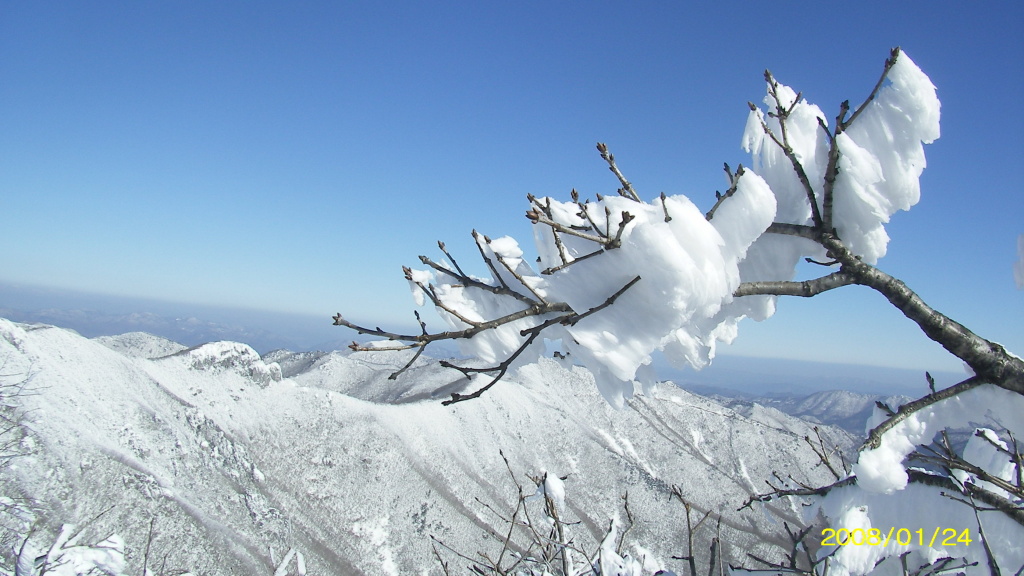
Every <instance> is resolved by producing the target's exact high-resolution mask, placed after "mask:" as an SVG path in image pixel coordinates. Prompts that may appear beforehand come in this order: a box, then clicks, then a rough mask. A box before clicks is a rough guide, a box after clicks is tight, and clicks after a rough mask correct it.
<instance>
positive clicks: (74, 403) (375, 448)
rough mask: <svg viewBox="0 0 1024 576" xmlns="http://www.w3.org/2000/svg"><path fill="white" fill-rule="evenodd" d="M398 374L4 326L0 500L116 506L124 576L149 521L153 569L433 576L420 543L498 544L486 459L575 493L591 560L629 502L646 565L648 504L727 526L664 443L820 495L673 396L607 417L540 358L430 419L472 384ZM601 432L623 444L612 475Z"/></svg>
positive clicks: (740, 524) (785, 462)
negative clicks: (19, 423) (25, 442)
mask: <svg viewBox="0 0 1024 576" xmlns="http://www.w3.org/2000/svg"><path fill="white" fill-rule="evenodd" d="M275 357H276V358H279V359H280V361H281V362H286V360H287V359H286V357H285V356H284V355H282V354H280V353H279V354H276V355H275ZM408 358H409V354H408V353H384V352H360V353H348V352H345V353H342V352H334V353H330V354H325V355H323V356H322V357H320V358H318V359H317V360H315V361H312V362H303V363H302V366H304V367H303V369H302V370H301V371H300V372H298V373H295V374H293V375H292V377H290V378H282V379H281V380H277V381H275V380H269V381H262V380H261V379H260V372H259V371H255V372H253V371H250V370H248V368H247V367H249V366H252V365H258V364H255V363H256V362H257V361H258V362H263V363H264V364H267V363H266V362H264V361H263V360H262V359H259V357H258V355H257V356H251V355H250V353H249V352H248V351H247V350H246V348H245V347H241V346H238V347H236V346H231V345H228V344H225V343H215V344H214V345H212V346H210V347H208V348H205V347H199V348H197V349H195V350H193V351H192V352H190V353H181V354H177V355H172V356H168V357H164V358H159V359H155V360H153V359H147V358H141V357H137V355H135V354H130V353H126V354H121V353H118V352H115V351H112V350H110V349H109V348H107V347H105V346H103V345H101V344H100V343H98V342H96V341H91V340H88V339H85V338H82V337H80V336H78V335H77V334H74V333H72V332H69V331H65V330H61V329H57V328H51V327H29V326H25V325H20V324H15V323H11V322H8V321H6V320H0V359H4V360H5V361H6V364H5V372H4V374H5V375H7V374H11V373H16V372H23V371H27V370H30V369H31V370H32V372H33V373H34V374H35V376H34V377H33V379H32V385H33V387H34V392H35V393H34V394H33V395H30V396H27V397H25V398H24V405H25V408H26V410H27V412H28V413H29V414H30V415H31V419H30V426H31V429H32V434H31V436H30V438H31V440H32V442H33V443H34V445H35V448H34V450H33V454H32V455H30V456H25V457H22V458H19V459H17V460H16V461H15V463H16V466H15V467H13V468H8V469H7V470H5V473H4V474H3V475H0V493H3V494H23V495H25V496H26V497H30V498H32V500H33V501H35V502H37V503H38V506H39V507H41V508H47V509H50V510H58V511H60V514H61V515H63V516H64V518H63V519H64V520H65V521H67V522H85V521H87V520H88V519H90V518H92V517H93V516H95V515H96V514H97V513H98V512H99V511H102V510H103V509H105V508H107V507H110V506H113V509H112V511H111V512H110V513H108V514H107V515H105V516H103V517H102V518H101V519H100V520H98V521H97V522H96V524H95V525H94V526H93V529H92V532H91V534H93V536H91V537H90V538H94V539H93V540H90V541H91V542H100V541H102V539H104V538H105V537H106V536H107V535H109V534H111V533H117V534H121V535H122V536H123V537H124V542H125V549H126V551H130V552H132V553H133V554H134V555H132V554H129V555H128V556H127V561H128V563H129V566H128V567H127V568H126V569H125V571H126V572H127V573H130V574H136V573H141V572H142V571H141V569H140V568H139V567H138V565H137V564H133V562H136V563H137V562H139V561H140V560H139V558H140V554H141V552H140V551H141V550H144V548H145V546H146V537H147V533H148V527H149V521H150V519H151V518H153V517H156V519H157V521H156V526H155V529H156V530H155V534H156V535H157V537H156V539H155V541H154V543H153V554H156V555H159V557H162V556H163V555H165V554H170V557H169V558H170V559H169V563H168V566H171V565H172V563H173V565H174V566H175V567H176V568H180V569H190V570H192V572H193V573H196V574H214V573H232V574H256V573H267V574H271V573H273V570H274V566H278V565H279V564H278V563H271V561H270V558H269V556H268V555H267V554H268V550H269V549H270V547H274V548H275V549H277V550H279V551H286V550H290V549H295V550H296V554H295V556H294V557H293V558H292V562H291V564H289V566H291V567H292V568H291V569H292V570H294V569H295V566H296V565H297V562H298V558H299V556H298V554H299V553H300V552H301V554H302V555H303V558H304V562H305V565H306V567H307V570H308V573H310V574H331V573H342V574H358V573H367V574H388V573H397V574H418V573H422V572H423V571H424V570H433V571H436V567H437V565H436V561H435V560H434V559H433V557H432V553H431V549H430V540H429V536H430V535H431V534H433V535H435V536H438V537H439V538H442V539H443V540H444V541H445V542H446V543H448V544H450V545H452V546H453V547H455V548H456V549H458V550H462V551H466V552H468V553H470V554H473V553H475V551H476V550H478V549H480V547H486V548H487V549H489V550H493V548H490V546H491V544H493V542H492V541H490V540H488V539H487V538H486V537H485V536H484V534H485V533H487V531H495V532H498V533H500V532H501V531H502V530H504V529H505V528H506V527H505V525H504V524H503V523H502V521H501V520H500V518H498V517H496V516H494V515H493V514H491V513H489V512H488V511H487V510H486V508H484V507H483V505H478V504H477V503H476V500H475V499H476V498H479V499H480V500H481V502H484V503H486V504H487V505H489V506H492V507H494V509H496V510H499V511H505V512H510V511H511V510H512V503H513V502H514V498H515V494H516V491H515V486H514V485H513V484H512V483H511V481H509V479H508V471H507V470H506V469H505V464H504V461H503V460H502V459H501V457H500V455H499V449H500V450H504V452H505V454H506V455H507V456H508V458H509V460H510V464H511V465H512V468H513V470H514V471H515V472H516V474H517V475H518V476H519V478H522V479H525V475H526V474H537V473H539V472H540V471H543V470H548V471H549V474H548V479H549V482H547V483H546V488H547V489H548V490H549V492H550V493H552V494H557V493H558V492H559V487H558V483H559V482H558V481H556V479H557V478H558V477H559V476H562V475H565V474H566V473H571V475H570V476H569V477H568V479H567V480H566V481H564V482H560V483H561V484H562V493H563V494H564V496H563V497H562V498H561V499H562V501H563V502H564V508H562V509H563V510H564V511H565V514H566V515H567V517H568V521H571V522H574V523H576V524H573V526H577V527H575V528H573V530H574V532H573V538H574V540H575V542H577V543H580V544H581V545H585V546H586V547H587V551H588V553H590V552H593V551H594V550H595V549H596V543H597V542H599V541H600V539H601V538H602V537H603V536H604V530H605V529H606V528H607V526H608V519H609V518H610V517H612V516H613V515H614V514H615V513H616V512H617V511H620V510H621V506H622V500H621V495H622V494H621V490H622V487H623V486H628V487H629V499H630V509H631V510H633V512H634V514H636V516H637V517H638V518H644V519H645V520H648V521H649V522H646V523H641V524H637V525H636V526H634V527H633V528H632V529H631V530H630V532H629V536H630V538H629V539H630V541H633V539H635V541H636V542H640V543H642V544H643V547H644V548H645V549H646V550H649V551H650V552H651V554H653V555H655V556H657V557H658V558H660V559H661V560H663V561H668V559H669V558H670V557H671V555H672V554H676V553H678V549H677V544H678V531H677V526H678V524H677V522H676V521H677V520H678V516H679V514H680V509H679V508H678V507H676V506H673V505H671V504H668V503H667V502H666V500H665V493H664V489H663V487H664V486H666V485H678V486H680V487H681V488H682V489H683V490H685V491H686V493H687V494H688V496H689V497H690V498H691V499H692V500H693V501H694V502H695V504H697V505H698V506H700V507H701V508H702V509H713V510H728V509H734V508H735V507H736V506H737V505H738V504H737V503H738V502H742V501H743V500H745V499H746V497H747V496H748V490H747V482H746V480H744V479H742V478H741V477H740V475H739V473H738V472H736V471H733V470H730V469H728V468H719V467H716V466H714V465H710V464H708V463H707V462H706V461H705V458H704V456H703V455H702V454H701V453H700V451H697V450H695V449H693V448H692V447H691V446H690V437H689V435H688V434H687V435H685V436H680V435H679V433H678V431H680V430H689V429H694V428H696V429H699V430H700V435H701V437H702V438H703V440H702V442H701V449H702V450H703V451H705V452H707V453H714V454H715V455H716V461H717V462H724V461H731V460H738V459H740V458H743V459H744V461H745V465H746V466H747V469H748V474H749V475H750V476H751V477H753V478H765V477H769V475H770V474H771V471H772V470H784V471H786V472H787V473H792V474H794V475H795V476H796V477H797V478H799V479H801V481H804V482H808V483H819V482H822V481H824V480H825V479H826V477H825V476H824V475H823V474H822V471H821V470H816V469H815V468H814V463H815V461H816V458H815V456H814V455H813V454H812V453H810V451H809V450H794V449H793V448H792V446H793V445H794V443H795V442H794V439H795V436H794V435H793V434H792V433H790V432H788V431H785V430H779V429H777V428H774V427H771V426H766V425H764V424H761V423H757V422H754V421H751V420H749V419H746V418H744V417H742V416H739V415H737V414H735V413H734V412H732V411H730V410H727V409H724V408H722V407H721V406H718V405H717V404H714V403H713V402H711V401H709V400H706V399H703V398H700V397H697V396H693V395H691V394H689V393H686V392H684V391H682V390H679V389H673V388H672V387H671V385H667V389H668V390H669V391H671V394H672V396H674V397H676V398H678V399H680V401H681V402H682V404H680V403H677V402H673V401H672V400H670V399H669V398H668V397H662V396H660V395H659V394H651V395H645V396H637V397H636V398H634V399H633V400H632V401H631V402H630V405H631V406H632V409H631V410H627V411H615V410H613V409H611V408H610V407H609V406H608V405H607V403H606V402H604V401H603V400H602V399H601V398H600V396H598V395H597V394H596V393H595V392H594V380H593V378H592V376H591V375H590V374H589V373H588V372H586V371H584V370H582V369H580V368H578V367H574V368H570V369H566V368H563V367H561V366H560V365H559V364H557V363H555V362H553V361H546V360H545V361H542V362H541V363H539V364H536V365H531V366H527V367H524V368H523V369H521V370H520V371H519V373H518V374H517V376H516V385H514V386H498V387H496V388H494V389H492V390H491V391H490V392H489V393H488V394H487V395H485V396H484V397H482V398H481V399H479V400H478V401H474V402H472V403H467V404H464V405H461V406H459V408H458V409H457V410H456V409H452V408H447V407H443V406H441V405H440V403H439V401H438V400H439V399H441V398H443V397H444V396H446V394H447V392H446V391H463V390H465V388H464V387H466V386H473V384H471V383H467V382H465V380H464V379H462V377H461V374H459V373H456V372H453V371H450V370H446V369H443V368H440V367H438V366H437V365H436V364H434V363H431V362H429V361H427V360H422V359H421V360H419V361H417V363H416V364H415V365H414V366H413V367H412V368H410V370H409V372H408V375H409V376H410V378H409V379H408V380H407V381H405V380H403V381H399V382H395V381H390V380H388V379H387V376H388V375H389V374H390V373H391V372H392V371H394V370H395V369H396V368H397V367H401V366H402V365H403V364H405V362H406V361H407V360H408ZM197 360H202V361H197ZM243 360H244V361H243ZM403 382H404V383H403ZM439 389H440V390H441V391H440V392H438V390H439ZM793 422H794V424H793V425H796V424H797V421H795V420H794V421H793ZM599 430H604V431H605V432H606V433H607V435H608V437H609V438H616V439H618V440H619V442H620V446H619V448H620V452H621V455H620V454H616V453H613V452H611V451H609V450H608V449H606V443H605V441H604V440H603V439H602V437H601V434H600V433H599V432H598V431H599ZM803 433H809V426H808V425H806V424H804V429H803ZM626 441H628V442H626ZM796 445H797V446H799V444H796ZM624 446H629V449H628V450H627V449H626V448H624ZM654 474H657V476H655V475H654ZM709 486H713V490H708V487H709ZM559 506H560V507H561V506H562V505H561V504H559ZM385 518H386V519H387V521H386V523H385V522H384V520H383V519H385ZM589 527H593V529H591V528H589ZM58 529H59V524H58V525H57V526H52V527H51V528H50V530H51V531H52V533H55V532H56V530H58ZM41 530H43V529H41ZM780 531H781V527H780V526H777V525H773V524H771V523H770V522H768V521H766V519H765V518H763V517H762V515H761V514H760V513H753V512H749V511H747V512H744V513H738V514H737V521H736V524H735V527H731V528H729V529H728V531H726V530H725V529H724V527H723V539H725V540H726V541H727V542H729V543H730V546H732V547H733V549H735V550H743V549H745V548H747V547H749V546H752V545H754V544H755V543H757V542H761V541H762V540H764V539H766V538H768V539H773V538H774V539H778V538H779V537H780V536H779V534H780ZM39 534H40V538H43V537H44V536H45V533H44V532H43V531H41V532H39ZM51 537H52V536H51ZM40 542H43V540H40ZM629 549H630V550H633V549H632V548H629ZM635 557H636V558H639V556H635ZM133 558H134V560H133ZM278 560H279V561H280V560H281V557H279V558H278ZM734 560H735V561H736V562H739V561H741V560H742V556H737V557H736V558H734ZM623 561H624V562H625V560H623ZM268 567H269V568H268ZM649 571H650V570H649V569H648V570H647V571H645V572H644V573H645V574H647V573H648V572H649Z"/></svg>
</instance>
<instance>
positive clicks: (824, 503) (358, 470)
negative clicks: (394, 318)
mask: <svg viewBox="0 0 1024 576" xmlns="http://www.w3.org/2000/svg"><path fill="white" fill-rule="evenodd" d="M881 68H882V69H881V72H880V75H879V77H878V78H875V79H865V84H866V90H865V92H864V94H863V95H862V96H861V99H859V100H858V99H853V100H851V101H850V102H852V104H851V103H850V102H844V103H842V104H841V105H838V106H837V108H836V110H837V113H836V115H835V116H831V115H829V114H827V113H826V112H825V111H823V108H821V107H819V106H818V105H815V104H812V103H811V102H810V101H808V99H807V98H806V97H805V96H804V95H803V94H802V93H801V92H799V91H798V90H797V89H794V88H790V87H788V86H785V85H784V84H782V83H780V82H779V81H778V80H776V79H775V78H774V77H773V76H772V75H771V74H770V73H766V75H765V83H766V84H765V85H766V91H765V96H764V98H763V101H761V102H760V103H752V104H751V106H750V113H749V116H748V121H747V124H746V129H745V131H744V133H743V134H742V142H743V145H744V148H745V149H746V150H747V152H749V153H750V154H751V156H752V159H751V162H750V165H748V166H737V167H735V168H733V167H730V166H728V165H726V167H725V171H726V176H727V184H728V186H727V188H726V190H725V191H724V192H722V193H718V194H717V198H716V202H715V204H714V206H713V208H712V209H711V210H710V211H708V212H706V213H705V212H702V211H700V210H699V209H698V208H697V207H696V205H695V204H694V202H693V201H691V200H690V199H688V198H686V197H685V196H679V195H666V194H661V195H658V196H653V197H649V196H645V192H644V191H643V190H639V191H638V190H635V189H634V187H633V186H632V184H631V183H630V181H629V180H628V179H627V177H626V175H625V174H624V173H623V171H622V170H621V169H620V166H619V163H618V162H617V159H616V158H615V157H614V156H613V155H612V153H611V152H610V151H609V148H608V147H607V146H605V145H603V144H599V145H598V148H599V154H600V156H601V158H602V159H603V161H604V162H605V163H606V165H607V167H608V168H610V169H611V171H612V172H613V173H614V175H615V177H616V179H617V180H618V182H619V188H618V190H617V193H615V192H614V191H613V193H611V194H607V195H603V196H597V197H594V198H583V197H581V196H580V195H578V194H577V193H576V192H575V191H574V192H573V193H572V194H571V195H570V197H569V198H568V199H564V198H563V199H558V198H550V197H544V198H538V197H534V196H529V197H528V202H529V205H528V212H527V217H528V218H529V220H530V222H532V224H533V231H534V238H533V240H534V244H535V246H536V254H537V256H538V258H537V262H536V265H533V263H531V262H529V261H528V259H527V258H526V256H525V253H524V250H523V248H522V247H521V246H520V244H519V243H518V241H516V240H515V239H513V238H511V237H501V238H490V237H488V236H486V235H485V234H483V233H477V232H476V231H474V232H473V236H474V239H475V242H476V247H477V248H478V253H477V254H473V255H470V256H472V257H474V258H470V257H461V256H458V255H453V254H451V253H449V252H448V250H447V249H446V246H445V245H444V244H443V243H439V248H440V251H441V253H442V256H443V257H442V258H436V259H435V258H431V257H426V256H424V257H422V258H421V264H422V268H421V269H413V268H406V269H405V275H406V280H407V281H408V282H409V285H410V288H411V290H412V294H413V296H414V299H415V301H416V303H417V304H418V305H421V306H422V305H428V304H429V305H431V306H432V307H433V308H435V309H436V310H437V312H438V314H439V315H440V317H441V318H442V319H443V320H444V321H446V322H447V324H448V326H447V327H446V328H445V329H444V330H442V331H435V327H431V326H428V325H427V324H426V323H425V322H423V321H420V327H421V328H422V331H421V332H420V333H412V334H403V333H398V332H391V331H388V330H386V329H384V328H381V327H376V326H372V327H371V326H362V325H357V324H355V323H352V322H350V321H349V320H347V319H346V318H345V317H344V316H342V315H341V314H339V315H337V316H336V317H335V323H336V324H338V325H340V326H345V327H348V328H351V329H354V330H355V331H357V332H359V333H361V334H368V335H371V336H376V337H379V338H380V339H378V340H375V341H373V342H370V343H354V344H353V346H352V350H348V351H344V352H329V353H295V352H288V351H278V352H274V353H270V354H267V355H264V356H263V357H261V356H260V355H259V354H257V353H256V352H255V351H254V350H253V349H252V348H250V347H248V346H246V345H244V344H239V343H231V342H215V343H209V344H205V345H201V346H197V347H194V348H185V347H184V346H181V345H179V344H176V343H173V342H170V341H167V340H163V339H159V338H156V337H153V336H150V335H145V334H127V335H123V336H120V337H110V338H102V339H93V340H90V339H86V338H83V337H81V336H79V335H77V334H75V333H73V332H70V331H67V330H62V329H59V328H55V327H49V326H41V325H29V324H18V323H13V322H9V321H6V320H0V336H2V337H0V378H2V381H0V393H2V394H3V404H2V409H3V418H4V422H5V423H6V426H5V429H4V437H3V444H2V446H3V449H4V453H3V460H2V461H0V465H2V466H3V470H2V476H0V487H2V495H3V500H2V501H0V506H2V512H3V518H2V522H3V524H2V527H3V534H2V535H0V536H2V539H3V542H2V544H3V546H4V556H3V562H4V563H3V565H2V570H4V571H6V573H8V574H18V575H22V574H40V575H41V574H58V575H61V576H63V575H67V574H89V573H92V574H152V575H159V576H163V575H170V574H179V575H180V574H185V573H191V574H275V575H280V576H285V575H288V574H387V575H394V574H456V573H467V572H466V571H467V570H475V573H478V574H529V575H541V574H545V575H546V574H552V575H554V574H562V575H565V576H568V575H574V576H575V575H585V574H600V575H602V576H610V575H612V574H616V575H623V576H639V575H646V574H663V575H670V574H696V573H702V574H703V573H707V574H709V575H711V574H726V573H741V572H745V571H765V572H767V573H800V574H821V575H824V574H834V575H844V574H867V573H884V574H937V573H945V572H956V573H960V572H963V573H971V574H981V573H992V574H997V573H1016V574H1019V573H1021V571H1022V570H1024V545H1022V544H1021V543H1022V542H1024V512H1022V505H1024V481H1022V474H1024V472H1022V468H1024V466H1022V448H1021V446H1020V445H1019V443H1018V438H1020V437H1021V436H1022V432H1024V398H1022V394H1024V361H1022V360H1021V359H1020V358H1019V357H1017V356H1015V355H1014V354H1012V353H1010V352H1008V351H1006V350H1005V349H1003V348H1002V346H1000V345H998V344H997V343H994V342H990V341H988V340H986V339H984V338H983V337H982V336H980V335H976V334H974V333H973V332H971V331H970V330H969V329H968V328H967V327H964V326H962V325H960V324H958V323H957V322H955V321H954V320H953V319H950V318H947V317H945V316H943V315H942V314H941V313H940V312H939V311H936V310H934V309H932V308H931V307H929V306H928V305H927V304H926V303H925V302H924V301H923V300H922V299H921V298H920V297H919V296H918V295H917V294H916V293H914V292H913V291H912V290H911V288H910V287H907V286H906V285H905V284H903V283H902V282H901V281H899V280H898V279H896V278H893V277H891V276H889V275H888V274H886V273H885V272H884V271H883V270H882V268H881V267H879V263H880V262H882V261H883V260H882V259H883V257H884V256H885V254H886V253H887V251H889V250H890V249H892V250H896V249H898V247H897V246H892V247H890V246H889V236H888V234H887V232H886V225H887V224H888V222H889V219H890V217H891V216H892V215H893V214H895V213H896V212H897V211H900V210H909V209H911V208H912V207H913V206H914V205H916V204H917V203H918V201H919V200H920V201H926V198H927V193H926V191H925V192H922V190H921V189H920V184H919V177H920V175H921V173H922V171H923V170H924V169H925V165H926V162H925V156H924V151H925V148H924V145H926V144H928V143H930V142H932V141H934V140H935V139H937V138H938V137H939V111H940V105H939V100H938V98H937V96H936V89H935V87H934V86H933V85H932V82H931V81H930V80H929V78H928V77H927V75H926V74H925V73H924V72H922V70H921V69H920V68H919V67H918V66H917V65H916V64H915V63H914V62H913V61H912V60H911V59H910V57H909V56H907V55H906V54H905V53H903V52H901V51H900V50H898V49H896V50H894V51H893V52H892V53H891V54H890V57H889V58H888V59H886V60H885V63H884V66H882V67H881ZM872 86H873V87H872ZM922 196H923V198H922ZM476 257H478V258H479V260H480V262H481V264H480V267H481V268H482V269H483V270H485V272H484V274H475V273H472V272H469V270H470V268H469V261H470V260H472V259H475V258H476ZM801 262H810V263H812V264H813V265H814V266H815V267H816V269H820V272H821V274H820V275H817V276H813V277H810V278H806V279H804V278H795V274H796V270H797V265H798V263H801ZM853 285H858V286H863V287H868V288H870V289H873V290H875V291H877V292H879V293H880V294H881V295H883V296H884V297H885V298H886V299H887V300H888V301H889V302H890V303H891V304H892V305H893V306H894V307H895V308H896V309H898V310H899V311H900V312H901V313H902V314H903V315H905V316H906V318H907V321H908V322H913V323H915V324H917V325H918V326H919V327H920V328H921V330H922V336H921V337H922V338H929V339H931V340H934V341H935V342H937V343H939V344H940V345H941V346H943V347H944V348H945V349H946V350H948V351H949V352H950V354H952V355H954V356H956V357H957V358H959V359H961V360H962V361H963V362H964V364H965V366H966V367H967V369H968V374H967V375H965V377H964V379H963V380H962V381H960V382H936V381H935V380H934V379H933V378H932V377H931V376H930V375H928V376H927V377H925V376H924V375H922V390H923V393H922V396H921V397H920V398H919V399H915V400H911V401H909V402H903V403H901V405H887V404H885V403H879V404H878V405H877V407H876V408H875V410H874V414H873V415H872V416H871V417H870V419H869V420H868V422H867V423H866V425H865V427H864V430H863V435H862V436H860V437H853V436H850V435H849V434H848V433H846V432H845V431H843V430H841V429H839V428H837V427H833V426H827V425H815V424H813V423H810V422H808V421H807V420H801V419H798V418H794V417H792V416H789V415H787V414H785V413H783V412H781V411H779V410H777V409H774V408H771V407H768V406H764V405H762V404H759V403H754V404H752V405H749V406H743V407H740V406H734V407H727V406H724V405H722V404H721V403H719V402H716V401H714V400H710V399H707V398H703V397H701V396H698V395H695V394H692V393H689V392H686V391H684V390H681V389H679V388H677V387H675V386H674V385H673V384H672V383H670V382H659V377H658V374H657V373H656V372H655V371H654V370H653V369H652V362H653V361H652V355H654V354H664V356H665V357H667V358H668V359H669V360H671V361H673V362H674V363H675V364H677V365H679V366H687V367H690V368H693V369H713V361H714V357H715V354H716V350H717V348H718V346H719V344H720V343H728V342H731V341H732V340H733V339H735V338H738V337H739V338H742V326H743V322H742V321H743V320H745V319H753V320H758V321H768V322H770V321H771V317H772V316H773V315H774V314H775V313H776V303H777V300H778V298H779V297H785V296H790V297H814V296H816V295H818V294H820V293H822V292H826V291H831V290H835V289H844V288H845V287H848V286H853ZM416 318H417V320H420V316H419V315H417V316H416ZM449 340H450V341H454V342H455V343H457V344H458V345H459V347H460V349H461V351H462V352H463V353H464V355H465V356H468V357H470V358H471V359H469V360H459V359H447V360H443V361H441V362H437V361H436V360H433V359H431V358H429V357H428V356H426V355H424V354H423V353H424V351H425V350H427V351H429V346H430V345H431V344H433V343H435V342H438V341H449ZM552 352H554V354H553V355H552V354H551V353H552ZM709 367H710V368H709ZM470 573H474V572H470Z"/></svg>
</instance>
